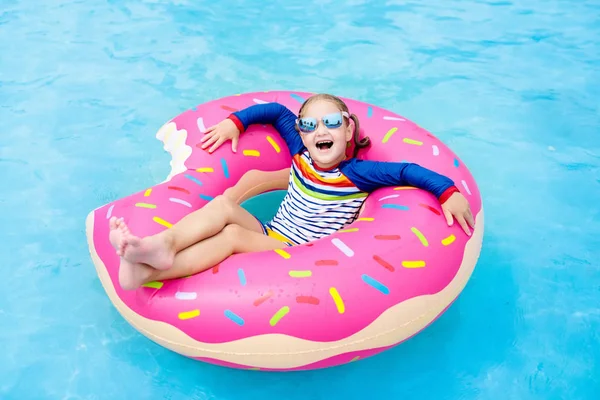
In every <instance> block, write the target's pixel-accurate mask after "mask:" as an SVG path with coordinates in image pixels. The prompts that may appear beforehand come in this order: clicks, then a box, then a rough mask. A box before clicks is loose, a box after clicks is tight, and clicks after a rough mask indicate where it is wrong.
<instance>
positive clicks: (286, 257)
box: [273, 249, 291, 260]
mask: <svg viewBox="0 0 600 400" xmlns="http://www.w3.org/2000/svg"><path fill="white" fill-rule="evenodd" d="M273 251H274V252H275V253H277V254H279V255H280V256H281V257H283V258H285V259H286V260H287V259H288V258H290V257H291V254H290V253H288V252H287V251H285V250H282V249H275V250H273Z"/></svg>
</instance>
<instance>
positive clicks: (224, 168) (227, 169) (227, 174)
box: [221, 158, 229, 178]
mask: <svg viewBox="0 0 600 400" xmlns="http://www.w3.org/2000/svg"><path fill="white" fill-rule="evenodd" d="M221 167H223V174H225V178H229V167H227V161H225V159H224V158H221Z"/></svg>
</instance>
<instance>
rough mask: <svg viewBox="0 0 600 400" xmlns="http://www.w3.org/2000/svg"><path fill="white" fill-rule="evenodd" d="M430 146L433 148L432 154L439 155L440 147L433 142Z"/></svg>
mask: <svg viewBox="0 0 600 400" xmlns="http://www.w3.org/2000/svg"><path fill="white" fill-rule="evenodd" d="M431 148H432V149H433V155H434V156H439V155H440V148H439V147H437V146H436V145H435V144H434V145H432V146H431Z"/></svg>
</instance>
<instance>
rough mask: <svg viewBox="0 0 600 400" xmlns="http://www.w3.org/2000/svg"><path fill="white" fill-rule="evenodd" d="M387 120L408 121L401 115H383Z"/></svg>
mask: <svg viewBox="0 0 600 400" xmlns="http://www.w3.org/2000/svg"><path fill="white" fill-rule="evenodd" d="M383 119H385V120H386V121H406V120H405V119H404V118H399V117H388V116H387V115H386V116H385V117H383Z"/></svg>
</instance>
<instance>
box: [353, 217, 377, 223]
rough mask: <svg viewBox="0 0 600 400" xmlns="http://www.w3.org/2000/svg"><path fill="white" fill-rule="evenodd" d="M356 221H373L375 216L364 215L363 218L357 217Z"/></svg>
mask: <svg viewBox="0 0 600 400" xmlns="http://www.w3.org/2000/svg"><path fill="white" fill-rule="evenodd" d="M357 221H365V222H373V221H375V218H369V217H365V218H359V219H357Z"/></svg>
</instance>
